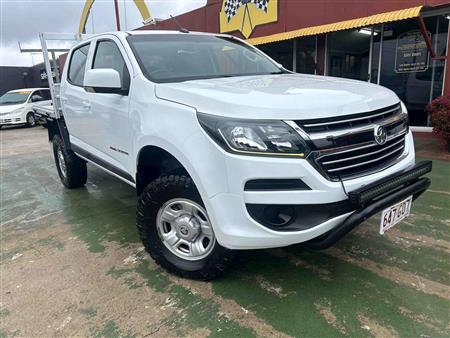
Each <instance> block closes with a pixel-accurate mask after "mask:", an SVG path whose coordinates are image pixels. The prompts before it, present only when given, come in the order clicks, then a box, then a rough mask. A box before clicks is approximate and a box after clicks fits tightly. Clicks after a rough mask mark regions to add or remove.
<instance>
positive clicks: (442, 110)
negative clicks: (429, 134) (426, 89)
mask: <svg viewBox="0 0 450 338" xmlns="http://www.w3.org/2000/svg"><path fill="white" fill-rule="evenodd" d="M426 112H427V113H428V115H429V116H430V123H431V126H432V127H433V133H434V134H435V135H436V136H437V137H438V139H439V140H440V141H441V142H442V143H443V144H444V145H446V147H447V151H449V152H450V95H446V96H440V97H438V98H436V99H435V100H434V101H432V102H431V103H429V104H428V106H427V108H426Z"/></svg>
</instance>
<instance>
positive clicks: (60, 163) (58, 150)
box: [53, 135, 87, 189]
mask: <svg viewBox="0 0 450 338" xmlns="http://www.w3.org/2000/svg"><path fill="white" fill-rule="evenodd" d="M53 155H54V158H55V163H56V169H57V170H58V174H59V178H60V179H61V182H62V183H63V184H64V186H66V188H69V189H72V188H79V187H82V186H84V185H85V184H86V180H87V167H86V162H85V161H84V160H83V159H81V158H79V157H78V156H77V155H76V154H75V153H74V152H73V151H72V150H70V149H67V148H66V146H65V145H64V142H63V140H62V139H61V137H60V136H59V135H55V136H54V137H53Z"/></svg>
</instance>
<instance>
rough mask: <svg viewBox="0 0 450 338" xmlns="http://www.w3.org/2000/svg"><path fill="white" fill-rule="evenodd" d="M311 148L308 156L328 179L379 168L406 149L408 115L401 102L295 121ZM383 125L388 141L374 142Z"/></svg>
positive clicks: (336, 178) (348, 177)
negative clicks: (340, 115) (368, 109)
mask: <svg viewBox="0 0 450 338" xmlns="http://www.w3.org/2000/svg"><path fill="white" fill-rule="evenodd" d="M295 124H296V125H297V126H298V127H299V128H300V129H301V133H302V134H303V136H304V137H305V135H306V138H307V141H308V142H309V144H310V146H311V148H312V149H313V151H312V152H311V154H310V155H309V157H308V159H309V160H310V162H311V163H312V164H313V165H314V166H316V167H317V168H318V169H319V171H320V172H322V173H323V174H324V176H326V177H327V178H329V179H330V180H333V181H335V180H339V179H350V178H355V177H359V176H362V175H367V174H370V173H373V172H375V171H379V170H382V169H383V168H386V167H388V166H390V165H392V164H393V163H395V161H396V160H397V159H398V158H399V157H400V156H401V155H402V154H403V152H404V150H405V135H406V134H407V132H408V118H407V116H406V115H405V114H403V113H402V109H401V106H400V104H397V105H395V106H391V107H387V108H385V109H379V110H376V111H372V112H369V113H361V114H354V115H347V116H344V117H337V118H330V119H316V120H301V121H295ZM379 126H382V127H383V128H384V129H385V131H386V133H387V142H386V143H385V144H383V145H380V144H378V143H376V142H375V134H374V130H375V128H377V127H379Z"/></svg>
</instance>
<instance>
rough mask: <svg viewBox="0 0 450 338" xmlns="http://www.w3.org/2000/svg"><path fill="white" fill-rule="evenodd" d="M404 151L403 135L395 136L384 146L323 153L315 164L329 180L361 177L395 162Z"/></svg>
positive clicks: (374, 145) (369, 146)
mask: <svg viewBox="0 0 450 338" xmlns="http://www.w3.org/2000/svg"><path fill="white" fill-rule="evenodd" d="M404 150H405V136H404V134H402V135H400V136H397V137H395V138H393V139H391V140H390V141H388V142H386V143H385V144H384V145H378V144H369V145H366V146H361V147H354V148H350V149H346V150H342V151H339V150H336V151H332V152H330V153H329V154H327V153H323V154H321V155H319V157H317V159H316V163H317V164H318V165H319V166H320V167H321V168H322V169H323V170H324V171H325V172H326V173H327V175H328V176H329V177H330V178H331V179H339V178H342V179H346V178H351V177H355V176H361V175H364V174H368V173H370V172H374V171H377V170H379V169H380V168H383V167H386V166H387V165H388V164H390V163H392V161H394V160H396V159H397V158H398V157H399V156H400V155H401V154H402V153H403V151H404Z"/></svg>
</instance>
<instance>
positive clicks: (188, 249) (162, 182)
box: [137, 175, 234, 280]
mask: <svg viewBox="0 0 450 338" xmlns="http://www.w3.org/2000/svg"><path fill="white" fill-rule="evenodd" d="M137 227H138V230H139V234H140V236H141V239H142V242H143V243H144V246H145V248H146V249H147V251H148V252H149V253H150V255H151V256H152V258H153V259H154V260H155V261H156V263H158V264H159V265H161V266H162V267H163V268H165V269H166V270H168V271H169V272H172V273H174V274H176V275H178V276H181V277H185V278H191V279H199V280H211V279H215V278H217V277H219V276H221V275H222V274H223V273H224V272H225V271H226V270H227V268H228V267H229V266H230V265H231V264H232V258H233V256H234V252H233V251H231V250H228V249H226V248H224V247H222V246H221V245H220V244H219V243H218V242H217V240H216V237H215V234H214V231H213V228H212V225H211V222H210V220H209V218H208V214H207V212H206V209H205V207H204V206H203V203H202V200H201V198H200V195H199V193H198V191H197V189H196V188H195V185H194V183H193V182H192V179H191V178H189V177H187V176H184V175H170V176H162V177H160V178H158V179H156V180H155V181H153V182H152V183H150V184H149V185H148V186H147V188H145V189H144V191H143V192H142V194H141V196H140V198H139V201H138V206H137Z"/></svg>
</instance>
